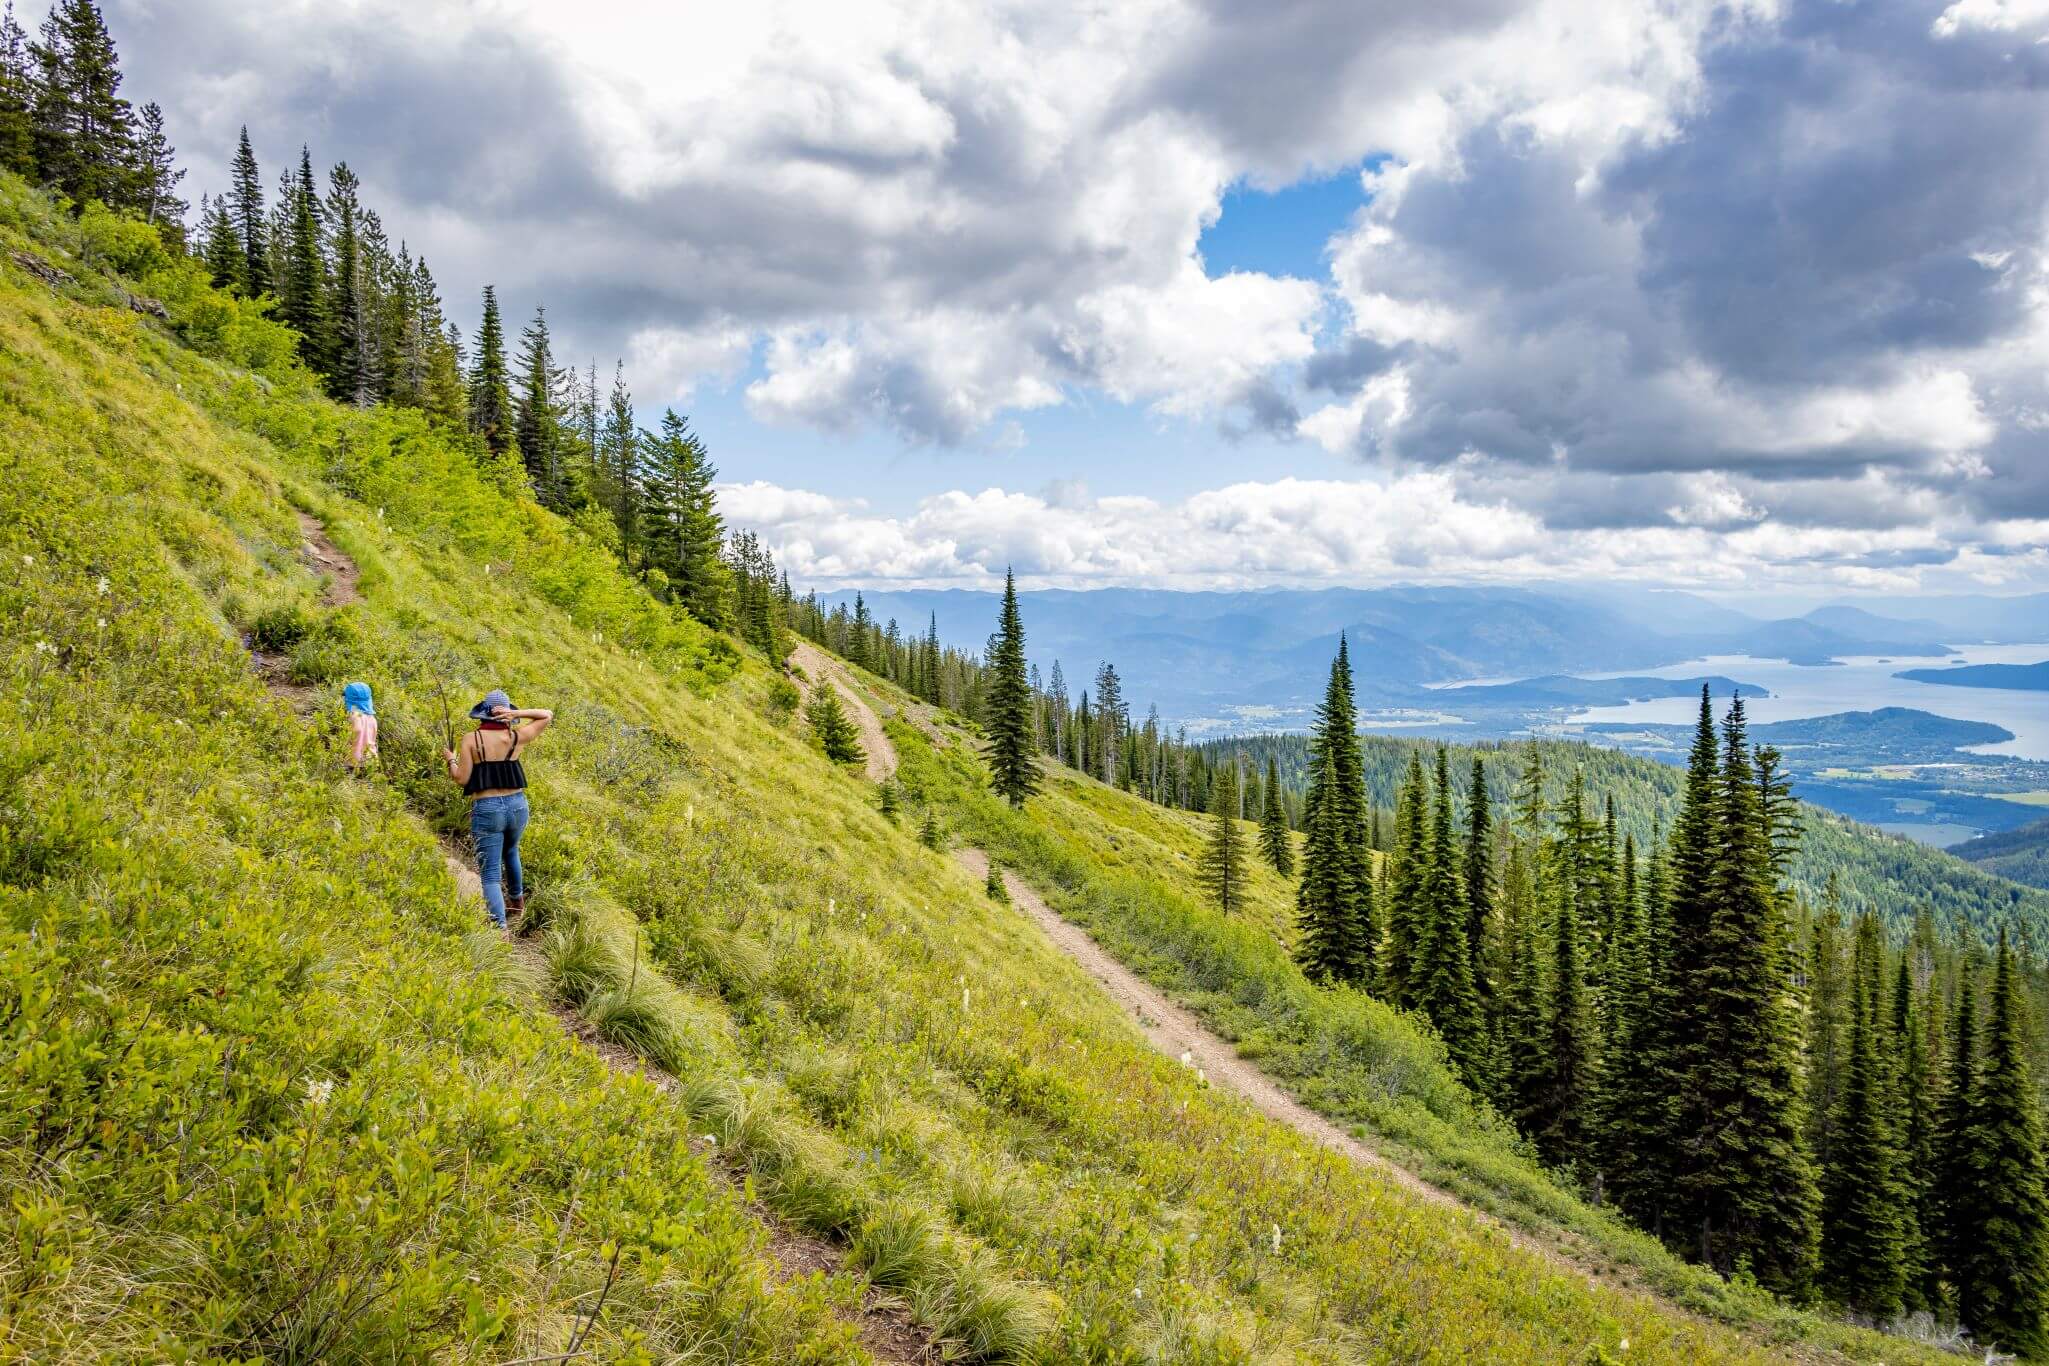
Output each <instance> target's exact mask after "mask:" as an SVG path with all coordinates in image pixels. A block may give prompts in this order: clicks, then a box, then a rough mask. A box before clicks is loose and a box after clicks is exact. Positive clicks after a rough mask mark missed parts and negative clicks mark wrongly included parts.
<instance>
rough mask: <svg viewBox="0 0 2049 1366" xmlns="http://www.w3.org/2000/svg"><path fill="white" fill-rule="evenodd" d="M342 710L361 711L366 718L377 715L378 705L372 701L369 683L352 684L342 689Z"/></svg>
mask: <svg viewBox="0 0 2049 1366" xmlns="http://www.w3.org/2000/svg"><path fill="white" fill-rule="evenodd" d="M342 710H343V711H359V712H361V713H363V715H365V716H375V715H376V714H377V704H376V703H375V702H372V701H371V700H370V685H369V684H368V683H351V684H349V685H348V686H347V687H345V688H343V689H342Z"/></svg>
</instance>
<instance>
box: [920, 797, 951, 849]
mask: <svg viewBox="0 0 2049 1366" xmlns="http://www.w3.org/2000/svg"><path fill="white" fill-rule="evenodd" d="M945 842H946V832H945V831H944V830H941V829H940V828H939V813H938V812H937V811H935V810H933V809H932V808H931V807H929V806H928V807H926V808H925V821H924V824H922V825H920V826H919V827H918V843H920V844H922V845H924V846H925V847H926V848H927V849H937V848H939V847H940V846H941V845H942V844H944V843H945Z"/></svg>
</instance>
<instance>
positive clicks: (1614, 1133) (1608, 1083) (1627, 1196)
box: [1594, 835, 1662, 1209]
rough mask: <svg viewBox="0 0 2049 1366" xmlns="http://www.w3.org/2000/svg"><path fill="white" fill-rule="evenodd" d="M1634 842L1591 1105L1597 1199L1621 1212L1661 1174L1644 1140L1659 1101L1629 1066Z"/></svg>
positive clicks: (1637, 883) (1624, 858)
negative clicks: (1602, 1062) (1647, 1160)
mask: <svg viewBox="0 0 2049 1366" xmlns="http://www.w3.org/2000/svg"><path fill="white" fill-rule="evenodd" d="M1639 862H1640V860H1639V859H1638V857H1637V852H1636V836H1634V835H1627V836H1624V837H1623V841H1622V855H1621V858H1620V860H1619V865H1620V866H1619V875H1618V877H1617V878H1616V885H1617V888H1618V892H1617V906H1616V912H1615V935H1614V939H1613V941H1612V942H1611V943H1610V944H1609V946H1608V971H1607V979H1608V986H1607V990H1608V996H1609V1005H1608V1015H1609V1030H1610V1032H1609V1035H1608V1039H1607V1044H1606V1056H1607V1058H1608V1059H1609V1060H1610V1065H1609V1066H1607V1067H1604V1068H1603V1069H1602V1070H1601V1081H1600V1092H1599V1096H1598V1099H1597V1101H1596V1105H1595V1112H1596V1120H1595V1128H1596V1135H1595V1142H1594V1152H1595V1160H1596V1161H1597V1163H1598V1164H1599V1175H1598V1177H1597V1181H1598V1183H1599V1193H1600V1194H1601V1195H1602V1196H1603V1198H1612V1199H1613V1200H1614V1201H1615V1202H1616V1203H1617V1204H1619V1205H1621V1206H1622V1207H1623V1208H1625V1209H1628V1208H1634V1207H1635V1206H1636V1205H1638V1204H1639V1203H1641V1201H1642V1198H1643V1196H1644V1193H1645V1191H1646V1190H1647V1189H1649V1188H1650V1187H1651V1186H1652V1185H1653V1184H1654V1183H1656V1182H1657V1181H1659V1180H1660V1179H1661V1176H1662V1174H1661V1173H1658V1172H1655V1171H1652V1170H1650V1169H1649V1168H1647V1167H1646V1166H1645V1165H1644V1162H1643V1147H1644V1143H1645V1136H1646V1134H1647V1133H1648V1132H1649V1130H1650V1128H1651V1121H1652V1118H1653V1116H1654V1114H1655V1108H1654V1107H1655V1106H1656V1105H1657V1104H1658V1103H1659V1102H1660V1101H1661V1100H1662V1097H1658V1096H1655V1095H1654V1094H1652V1093H1651V1092H1649V1091H1647V1090H1646V1089H1645V1088H1644V1086H1643V1084H1642V1078H1640V1077H1639V1076H1637V1075H1636V1074H1635V1071H1634V1068H1633V1066H1632V1064H1633V1062H1634V1060H1635V1059H1636V1058H1637V1057H1638V1056H1639V1052H1640V1049H1641V1036H1642V1034H1643V1032H1644V1028H1645V1024H1646V1019H1645V1017H1646V1011H1647V1008H1648V1002H1649V997H1650V963H1651V952H1652V950H1651V942H1652V941H1651V934H1650V926H1649V923H1648V920H1647V918H1646V916H1645V914H1644V896H1643V888H1642V885H1641V880H1640V879H1639V877H1638V875H1637V868H1638V864H1639Z"/></svg>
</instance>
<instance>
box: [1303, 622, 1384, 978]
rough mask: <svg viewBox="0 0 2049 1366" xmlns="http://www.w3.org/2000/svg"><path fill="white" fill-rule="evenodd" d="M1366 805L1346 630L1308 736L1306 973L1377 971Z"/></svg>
mask: <svg viewBox="0 0 2049 1366" xmlns="http://www.w3.org/2000/svg"><path fill="white" fill-rule="evenodd" d="M1365 811H1366V780H1365V773H1364V761H1363V760H1362V759H1361V757H1360V754H1359V736H1358V722H1357V719H1356V713H1355V712H1354V710H1353V701H1352V663H1351V656H1350V653H1349V651H1348V650H1347V647H1346V644H1345V638H1344V637H1343V636H1342V635H1340V636H1339V637H1338V653H1337V658H1335V659H1334V660H1332V661H1331V666H1330V683H1329V685H1328V686H1327V687H1326V688H1325V690H1324V695H1323V702H1322V703H1321V705H1319V706H1318V707H1317V709H1316V725H1315V728H1314V730H1313V731H1312V732H1311V735H1310V741H1309V793H1308V796H1307V798H1306V799H1305V800H1304V802H1303V806H1302V829H1303V834H1304V839H1303V845H1302V881H1301V884H1300V885H1299V886H1298V887H1297V888H1296V891H1295V921H1296V924H1297V925H1298V926H1299V928H1300V930H1301V934H1300V937H1299V938H1298V939H1297V941H1296V946H1295V957H1296V961H1298V962H1299V963H1301V965H1302V970H1303V971H1304V972H1306V973H1308V974H1309V975H1310V976H1311V977H1314V978H1318V979H1321V980H1324V981H1336V982H1351V983H1355V984H1356V983H1361V982H1363V981H1364V980H1365V979H1366V977H1367V975H1368V974H1369V973H1370V971H1371V966H1372V955H1373V946H1374V943H1375V940H1376V939H1377V934H1376V932H1375V927H1374V925H1373V916H1372V890H1371V886H1370V883H1369V878H1370V872H1369V865H1368V862H1367V858H1366V855H1365V852H1364V846H1363V844H1362V843H1361V840H1360V835H1361V824H1362V818H1363V817H1364V815H1365Z"/></svg>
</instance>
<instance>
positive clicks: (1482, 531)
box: [720, 470, 2049, 591]
mask: <svg viewBox="0 0 2049 1366" xmlns="http://www.w3.org/2000/svg"><path fill="white" fill-rule="evenodd" d="M1671 492H1672V493H1673V495H1674V496H1675V497H1679V498H1683V499H1685V500H1686V501H1685V502H1684V503H1683V504H1682V505H1681V506H1680V507H1679V508H1678V509H1677V510H1676V512H1675V515H1674V516H1673V518H1672V520H1671V522H1670V523H1669V524H1667V525H1662V526H1655V527H1647V526H1642V525H1636V524H1633V523H1631V522H1629V521H1627V520H1624V521H1620V522H1614V523H1609V524H1590V525H1586V526H1582V527H1576V528H1569V529H1561V528H1560V527H1559V526H1557V525H1555V524H1553V523H1550V522H1547V520H1546V519H1545V518H1543V517H1542V516H1540V515H1538V514H1537V513H1536V512H1534V511H1532V510H1530V509H1529V508H1527V507H1524V506H1522V505H1520V504H1519V503H1516V502H1511V501H1508V500H1506V499H1501V500H1488V499H1485V498H1481V497H1474V496H1472V495H1471V494H1470V493H1468V492H1466V491H1464V490H1463V489H1462V488H1461V486H1460V481H1459V480H1458V479H1457V478H1456V477H1455V476H1454V474H1453V473H1452V472H1451V471H1446V470H1427V471H1424V470H1414V471H1409V472H1407V473H1404V474H1400V475H1398V476H1394V477H1391V478H1371V479H1298V478H1288V479H1279V480H1272V481H1248V482H1244V483H1238V484H1233V485H1229V486H1227V487H1223V488H1217V489H1212V490H1205V491H1203V492H1200V493H1196V494H1193V495H1191V496H1189V497H1187V498H1183V499H1177V500H1158V499H1152V498H1140V497H1091V496H1089V495H1088V494H1087V492H1086V491H1084V490H1079V489H1076V488H1073V487H1062V488H1059V489H1055V490H1048V491H1045V492H1042V493H1038V494H1033V493H1020V492H1015V491H1010V490H1005V489H1001V488H986V489H983V490H981V491H979V492H969V491H965V490H954V491H950V492H947V493H943V494H939V495H936V496H933V497H929V498H926V499H923V500H921V501H920V502H919V503H918V505H917V506H916V507H915V509H913V510H912V511H910V512H908V513H906V514H903V515H889V514H883V513H878V512H876V511H874V510H873V509H871V508H869V507H868V506H867V505H866V504H864V503H861V502H857V501H852V500H840V499H834V498H830V497H826V496H824V495H820V494H816V493H809V492H803V491H796V490H787V489H781V488H777V487H775V486H773V485H767V484H750V485H729V486H726V487H723V488H721V489H720V499H721V503H722V505H723V506H725V507H726V508H727V509H728V512H729V515H731V516H732V517H733V518H734V519H735V520H736V521H737V522H739V523H741V524H743V525H745V526H747V527H749V528H751V529H753V530H756V531H758V532H759V533H760V534H761V536H762V538H763V540H764V542H765V543H766V544H767V545H768V546H769V548H770V549H771V550H772V551H773V552H774V553H775V555H776V557H777V560H778V562H779V563H780V564H781V565H782V567H783V568H784V569H786V570H787V571H788V572H789V573H790V575H791V577H792V578H793V579H795V580H796V581H798V582H800V583H804V584H809V585H814V586H817V587H821V588H830V587H839V586H850V585H863V584H865V585H875V584H883V583H889V584H895V585H898V586H924V587H931V586H956V585H958V586H974V587H987V586H990V585H992V584H996V583H1000V582H1001V581H1002V577H1003V574H1004V571H1005V570H1006V569H1015V570H1016V571H1017V573H1018V575H1019V579H1020V582H1021V583H1023V584H1025V585H1026V586H1028V587H1087V586H1103V585H1108V584H1148V585H1154V586H1169V587H1180V588H1237V587H1246V586H1252V585H1270V584H1314V583H1327V582H1332V581H1338V582H1345V583H1354V584H1364V583H1385V582H1396V581H1417V580H1423V581H1454V580H1456V581H1510V582H1512V581H1516V580H1524V579H1531V578H1544V579H1619V578H1627V579H1629V580H1631V581H1645V582H1647V581H1663V582H1670V583H1685V584H1697V585H1701V586H1706V587H1714V586H1724V587H1727V586H1735V585H1744V586H1748V587H1757V586H1761V585H1763V584H1765V583H1773V584H1778V585H1782V586H1798V587H1806V588H1816V589H1841V590H1852V591H1862V590H1869V591H1880V590H1891V591H1897V590H1901V589H1904V588H1909V587H1912V586H1914V585H1916V584H1919V583H1922V582H1923V581H1924V580H1926V579H1927V577H1928V575H1929V572H1930V571H1931V570H1939V571H1940V572H1941V573H1942V575H1943V577H1942V579H1941V582H1944V583H1946V584H1950V585H1952V586H1976V587H1986V586H1999V585H2002V584H2011V583H2013V582H2024V581H2026V580H2027V579H2028V577H2029V576H2031V575H2034V574H2039V573H2041V572H2042V571H2043V569H2044V568H2045V566H2049V551H2045V549H2044V545H2043V539H2042V537H2041V535H2040V532H2041V530H2042V527H2043V525H2044V524H2043V523H2040V522H2035V523H2024V522H2015V523H2011V524H2005V523H2002V524H2000V525H1999V527H1998V529H1997V534H1993V535H1988V536H1986V537H1985V538H1983V539H1982V540H1981V541H1978V542H1975V543H1970V544H1966V545H1963V546H1962V548H1960V544H1959V542H1960V539H1961V538H1962V536H1963V534H1964V528H1963V527H1962V526H1961V525H1959V524H1958V523H1957V522H1955V521H1954V520H1953V519H1948V518H1942V517H1938V518H1934V519H1916V520H1910V521H1901V522H1899V523H1897V524H1895V525H1892V526H1886V527H1873V528H1846V527H1839V526H1831V525H1804V526H1803V525H1797V524H1794V523H1793V522H1791V521H1781V520H1767V519H1764V518H1763V517H1761V516H1760V515H1759V513H1758V510H1757V509H1756V508H1755V507H1754V506H1752V505H1751V504H1750V503H1749V501H1748V495H1747V494H1746V493H1745V491H1744V490H1742V489H1741V488H1739V487H1737V486H1735V485H1734V483H1733V482H1732V481H1728V480H1725V479H1723V478H1722V477H1720V476H1715V475H1709V476H1687V477H1685V478H1684V479H1682V480H1680V481H1679V482H1678V483H1677V484H1676V485H1674V486H1673V488H1672V489H1671ZM2031 535H2032V536H2034V538H2035V539H2034V540H2032V541H2031V540H2029V539H2028V538H2029V537H2030V536H2031Z"/></svg>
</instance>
